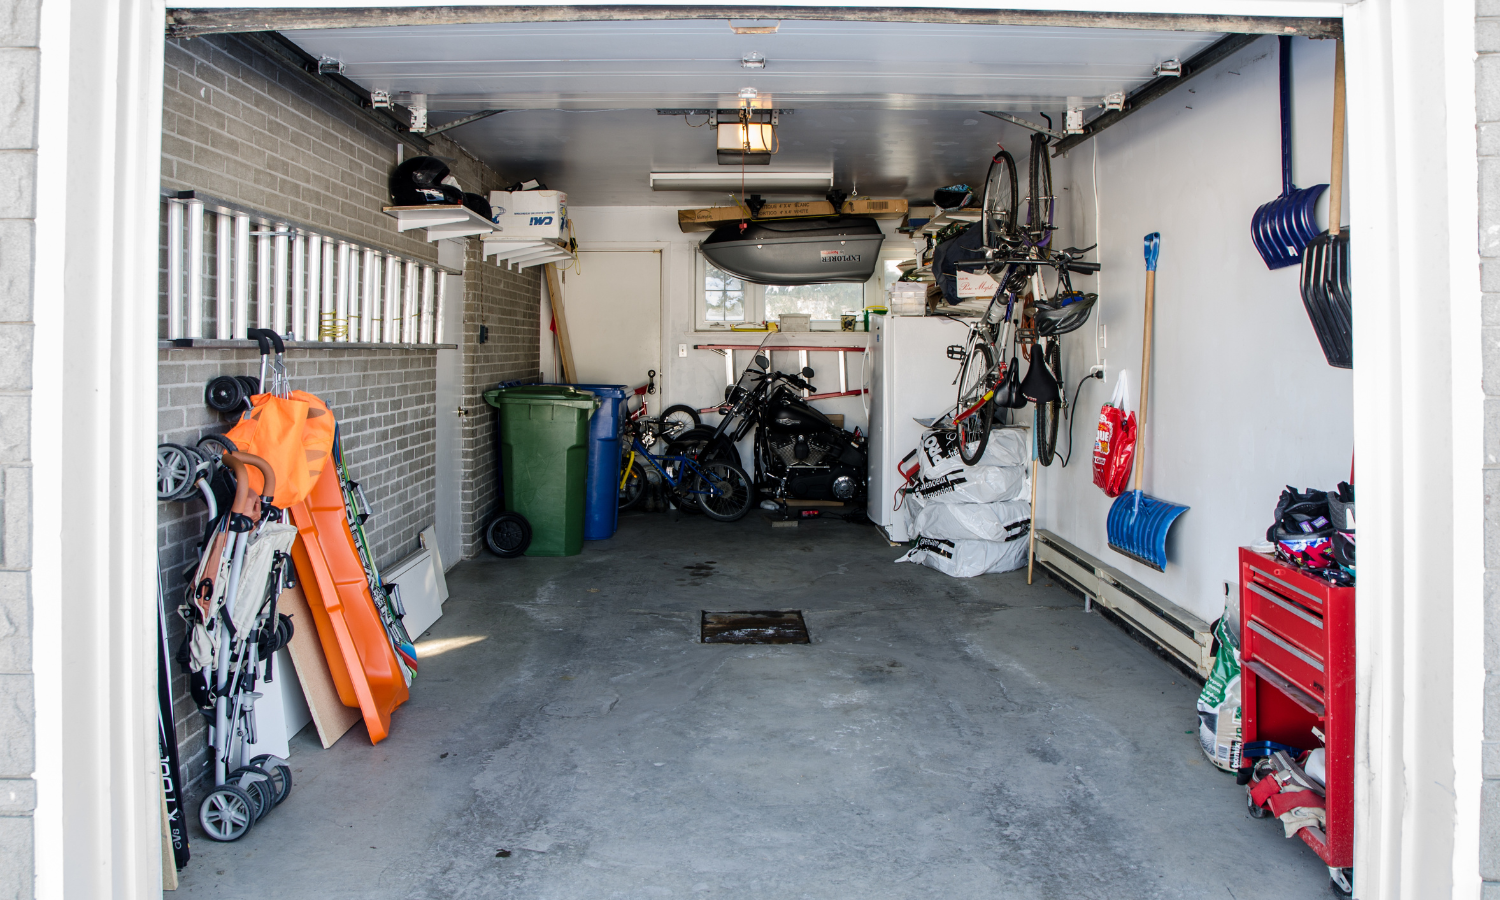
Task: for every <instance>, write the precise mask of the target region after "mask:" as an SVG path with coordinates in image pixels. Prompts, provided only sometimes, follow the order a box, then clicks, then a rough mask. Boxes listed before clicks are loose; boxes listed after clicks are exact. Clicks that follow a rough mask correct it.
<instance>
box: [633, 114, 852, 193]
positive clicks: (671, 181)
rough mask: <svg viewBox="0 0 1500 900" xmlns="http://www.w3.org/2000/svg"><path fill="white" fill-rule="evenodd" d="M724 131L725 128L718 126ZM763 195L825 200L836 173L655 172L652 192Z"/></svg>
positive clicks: (828, 171) (826, 171) (652, 176)
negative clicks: (735, 192)
mask: <svg viewBox="0 0 1500 900" xmlns="http://www.w3.org/2000/svg"><path fill="white" fill-rule="evenodd" d="M719 127H720V128H723V127H724V126H722V125H721V126H719ZM741 179H743V184H744V189H745V190H747V191H759V192H761V193H763V194H812V195H814V196H822V195H823V194H826V193H828V192H829V191H831V190H833V170H832V169H825V170H824V171H822V172H766V171H760V172H743V173H742V172H734V171H730V170H727V169H726V170H721V171H718V172H652V173H651V190H653V191H739V190H740V186H741V183H742V182H741Z"/></svg>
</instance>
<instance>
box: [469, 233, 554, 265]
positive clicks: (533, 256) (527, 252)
mask: <svg viewBox="0 0 1500 900" xmlns="http://www.w3.org/2000/svg"><path fill="white" fill-rule="evenodd" d="M483 247H484V256H485V257H486V258H488V257H491V256H493V257H495V264H496V265H502V266H510V267H512V268H517V269H529V268H531V267H532V266H540V265H542V264H544V263H550V262H560V261H562V260H565V259H572V258H573V254H572V253H570V252H569V251H568V248H567V247H566V246H565V245H564V244H563V242H562V241H559V240H549V239H544V238H533V239H532V240H529V241H528V240H520V239H516V238H511V239H508V240H496V239H486V240H485V241H484V244H483Z"/></svg>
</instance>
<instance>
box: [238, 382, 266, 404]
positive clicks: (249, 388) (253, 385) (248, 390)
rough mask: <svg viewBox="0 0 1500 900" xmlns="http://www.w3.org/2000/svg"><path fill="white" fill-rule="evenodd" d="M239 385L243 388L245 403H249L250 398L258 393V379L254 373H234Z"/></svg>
mask: <svg viewBox="0 0 1500 900" xmlns="http://www.w3.org/2000/svg"><path fill="white" fill-rule="evenodd" d="M235 377H236V378H237V379H239V382H240V386H241V387H243V388H244V389H245V405H246V406H249V405H250V398H251V397H254V396H255V395H256V394H259V393H260V379H259V378H256V377H255V376H254V375H236V376H235Z"/></svg>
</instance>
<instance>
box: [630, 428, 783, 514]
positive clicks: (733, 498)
mask: <svg viewBox="0 0 1500 900" xmlns="http://www.w3.org/2000/svg"><path fill="white" fill-rule="evenodd" d="M660 425H661V423H660V421H659V420H657V419H654V418H647V417H642V418H640V419H637V420H636V421H635V422H633V423H630V430H629V432H628V437H629V439H630V445H629V446H630V449H629V450H628V451H626V454H625V458H624V459H623V460H621V463H622V465H621V467H620V468H621V474H620V509H622V510H625V509H630V508H631V507H633V506H635V505H636V504H638V503H640V502H641V498H642V497H644V496H645V494H646V486H647V485H648V484H649V483H650V482H652V481H655V482H657V483H659V484H662V485H664V486H665V488H666V490H667V491H668V492H669V493H670V494H671V496H672V497H673V499H674V500H675V501H676V503H677V506H678V508H679V509H681V508H682V507H684V506H686V505H687V504H689V503H697V504H698V508H699V509H701V510H703V513H704V515H706V516H708V517H709V518H710V519H714V520H717V521H719V522H734V521H736V520H738V519H741V518H744V516H745V513H747V512H749V511H750V505H751V503H752V502H753V501H754V499H755V496H754V491H753V490H752V488H751V484H750V478H749V476H747V475H746V474H745V471H744V470H743V469H741V468H740V467H739V466H737V465H735V464H734V463H731V462H727V461H725V460H720V459H716V460H705V461H702V462H700V461H699V460H697V459H695V458H693V457H691V456H683V455H674V454H666V455H657V454H655V453H652V452H651V446H652V445H654V444H656V443H657V439H658V437H659V436H660V431H659V428H660Z"/></svg>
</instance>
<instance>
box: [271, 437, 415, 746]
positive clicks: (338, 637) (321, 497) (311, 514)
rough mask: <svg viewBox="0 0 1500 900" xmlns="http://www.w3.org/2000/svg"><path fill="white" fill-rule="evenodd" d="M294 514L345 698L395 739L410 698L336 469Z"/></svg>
mask: <svg viewBox="0 0 1500 900" xmlns="http://www.w3.org/2000/svg"><path fill="white" fill-rule="evenodd" d="M328 418H329V420H330V421H331V420H332V418H333V417H332V416H329V417H328ZM279 487H280V486H279V485H278V488H279ZM291 515H292V522H293V524H295V525H296V526H297V531H298V533H299V538H298V541H297V543H296V544H295V545H294V546H293V547H292V560H293V562H294V563H295V564H296V566H297V575H298V578H299V580H300V581H301V582H302V590H303V593H304V594H306V596H307V605H308V606H309V607H311V608H312V611H313V619H314V620H315V622H316V624H317V626H318V638H319V640H321V641H322V643H323V653H324V655H325V656H327V657H328V671H329V673H330V674H332V676H333V683H334V686H335V687H337V688H338V692H339V699H340V700H342V701H343V702H344V705H345V706H357V707H359V711H360V713H361V714H362V715H363V716H364V720H365V728H366V730H368V731H369V733H370V742H371V743H372V744H378V743H380V742H381V741H382V740H384V739H385V737H386V735H388V734H390V731H391V713H392V712H393V711H394V710H395V709H396V707H398V706H400V705H401V704H403V703H405V702H406V699H407V697H408V696H410V694H409V692H408V690H407V687H406V678H405V676H404V675H402V673H401V664H400V662H399V661H398V660H397V659H396V651H395V650H394V649H392V648H391V641H390V638H389V637H388V636H387V635H386V632H385V625H384V624H382V623H381V621H380V613H379V611H378V610H376V608H375V598H374V597H373V596H372V595H371V594H370V582H369V580H368V579H367V578H366V577H365V569H364V566H363V565H362V564H361V563H360V561H359V551H358V549H357V548H356V547H355V544H354V535H353V534H351V533H350V531H349V520H348V519H347V518H346V517H345V514H344V492H343V488H342V486H341V485H340V484H339V473H338V469H337V467H335V466H332V465H329V466H327V467H325V468H324V469H323V475H322V477H320V478H318V480H317V481H316V482H314V484H313V486H312V491H311V493H309V494H308V495H307V498H306V499H305V500H303V501H302V502H300V503H297V504H296V505H294V506H292V507H291Z"/></svg>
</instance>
